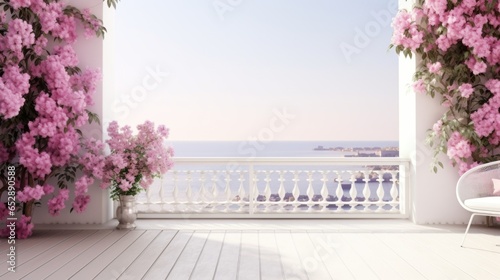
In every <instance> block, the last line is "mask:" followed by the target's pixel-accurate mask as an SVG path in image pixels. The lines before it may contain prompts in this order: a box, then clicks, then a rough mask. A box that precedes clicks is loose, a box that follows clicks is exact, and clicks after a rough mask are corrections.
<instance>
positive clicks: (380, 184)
mask: <svg viewBox="0 0 500 280" xmlns="http://www.w3.org/2000/svg"><path fill="white" fill-rule="evenodd" d="M377 174H378V179H377V181H378V187H377V196H378V201H377V206H378V207H377V211H383V209H384V208H383V206H384V193H385V191H384V184H383V182H384V171H377Z"/></svg>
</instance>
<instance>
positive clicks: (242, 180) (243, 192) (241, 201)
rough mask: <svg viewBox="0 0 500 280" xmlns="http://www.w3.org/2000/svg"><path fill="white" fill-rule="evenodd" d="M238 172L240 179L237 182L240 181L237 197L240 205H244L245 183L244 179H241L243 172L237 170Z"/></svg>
mask: <svg viewBox="0 0 500 280" xmlns="http://www.w3.org/2000/svg"><path fill="white" fill-rule="evenodd" d="M238 172H239V173H240V178H239V179H238V181H240V188H239V190H238V195H239V197H240V203H241V204H245V201H244V199H245V186H244V182H245V178H244V177H243V172H242V171H241V170H238Z"/></svg>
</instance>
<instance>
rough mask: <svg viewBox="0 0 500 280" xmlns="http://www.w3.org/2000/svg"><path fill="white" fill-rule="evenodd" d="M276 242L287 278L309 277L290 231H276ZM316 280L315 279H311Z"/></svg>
mask: <svg viewBox="0 0 500 280" xmlns="http://www.w3.org/2000/svg"><path fill="white" fill-rule="evenodd" d="M275 235H276V244H277V245H278V250H279V252H280V256H281V263H282V264H283V274H284V275H285V277H284V278H285V279H308V277H307V273H306V271H305V270H304V267H303V265H302V261H301V259H300V257H299V254H298V253H297V249H296V248H295V244H293V239H292V236H291V234H290V232H286V231H284V232H276V234H275ZM311 280H314V279H311Z"/></svg>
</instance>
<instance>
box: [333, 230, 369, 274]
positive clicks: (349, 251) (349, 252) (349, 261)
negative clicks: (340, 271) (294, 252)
mask: <svg viewBox="0 0 500 280" xmlns="http://www.w3.org/2000/svg"><path fill="white" fill-rule="evenodd" d="M325 238H326V239H327V240H337V243H336V251H337V253H338V254H339V256H340V257H341V258H342V262H343V263H344V264H345V265H346V267H347V268H348V269H349V271H350V272H351V274H352V275H353V276H354V278H355V279H367V280H369V279H378V277H377V276H376V275H375V272H374V271H373V270H372V269H371V268H370V266H368V264H366V263H365V261H364V260H363V259H362V258H361V256H360V255H358V254H357V253H356V251H355V250H353V248H352V246H351V244H348V243H347V242H345V240H343V239H342V238H341V235H340V234H338V233H325Z"/></svg>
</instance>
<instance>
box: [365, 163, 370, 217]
mask: <svg viewBox="0 0 500 280" xmlns="http://www.w3.org/2000/svg"><path fill="white" fill-rule="evenodd" d="M363 174H364V176H365V179H363V181H365V186H364V187H363V201H364V202H365V204H364V209H363V210H365V211H368V210H370V209H369V208H368V206H370V204H368V203H369V202H370V196H371V191H370V185H369V182H370V172H369V171H366V170H365V171H364V172H363Z"/></svg>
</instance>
